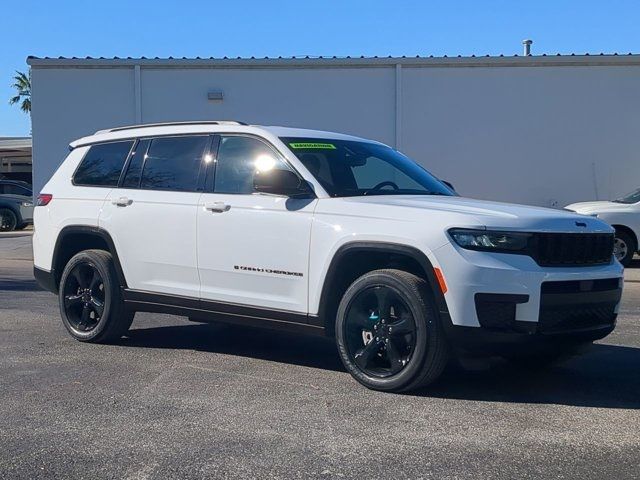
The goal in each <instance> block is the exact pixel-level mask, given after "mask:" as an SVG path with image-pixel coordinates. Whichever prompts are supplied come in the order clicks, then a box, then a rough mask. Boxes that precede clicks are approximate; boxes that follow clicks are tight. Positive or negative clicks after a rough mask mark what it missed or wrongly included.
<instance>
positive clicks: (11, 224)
mask: <svg viewBox="0 0 640 480" xmlns="http://www.w3.org/2000/svg"><path fill="white" fill-rule="evenodd" d="M31 223H33V192H32V191H31V185H29V184H28V183H25V182H20V181H17V180H0V232H11V231H13V230H20V229H23V228H25V227H26V226H27V225H30V224H31Z"/></svg>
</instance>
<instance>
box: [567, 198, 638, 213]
mask: <svg viewBox="0 0 640 480" xmlns="http://www.w3.org/2000/svg"><path fill="white" fill-rule="evenodd" d="M565 208H566V209H567V210H572V211H574V212H576V213H580V214H582V215H593V214H596V213H601V212H613V211H626V210H627V209H628V208H629V205H628V204H626V203H617V202H610V201H608V200H599V201H597V202H578V203H572V204H571V205H567V206H566V207H565Z"/></svg>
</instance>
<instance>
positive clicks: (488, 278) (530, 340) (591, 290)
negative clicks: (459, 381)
mask: <svg viewBox="0 0 640 480" xmlns="http://www.w3.org/2000/svg"><path fill="white" fill-rule="evenodd" d="M434 253H435V254H436V257H437V261H438V266H440V268H441V270H442V272H443V274H444V276H445V280H446V282H447V286H448V291H447V293H446V294H445V300H446V303H447V309H448V312H449V316H450V321H446V322H445V323H446V324H447V325H446V327H447V330H448V334H449V337H450V340H451V342H452V343H453V344H454V345H455V346H457V347H461V348H464V349H467V350H481V351H487V352H497V353H499V352H500V351H501V350H504V349H506V350H511V349H518V348H523V347H525V346H527V347H528V346H531V347H534V348H537V347H538V346H549V345H553V344H556V343H567V342H570V343H584V342H589V341H593V340H597V339H599V338H603V337H604V336H606V335H608V334H609V333H610V332H611V331H612V330H613V329H614V328H615V322H616V316H617V312H618V307H619V303H620V297H621V295H622V284H623V279H622V275H623V268H622V266H621V265H620V264H619V263H618V262H616V261H612V262H611V263H610V264H607V265H597V266H581V267H541V266H539V265H538V264H537V263H536V262H535V261H534V260H533V259H532V258H531V257H528V256H524V255H513V254H504V253H488V252H477V251H470V250H464V249H461V248H459V247H457V246H456V245H453V244H447V245H444V246H442V247H440V248H439V249H437V250H436V252H434Z"/></svg>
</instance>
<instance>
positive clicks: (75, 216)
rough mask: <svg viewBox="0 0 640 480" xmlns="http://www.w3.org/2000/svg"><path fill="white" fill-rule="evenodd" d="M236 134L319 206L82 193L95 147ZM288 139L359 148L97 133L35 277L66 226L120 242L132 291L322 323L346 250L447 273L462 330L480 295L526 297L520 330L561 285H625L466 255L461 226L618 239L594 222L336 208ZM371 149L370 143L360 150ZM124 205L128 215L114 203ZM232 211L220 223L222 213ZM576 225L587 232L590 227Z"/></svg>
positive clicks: (536, 211)
mask: <svg viewBox="0 0 640 480" xmlns="http://www.w3.org/2000/svg"><path fill="white" fill-rule="evenodd" d="M186 133H194V134H202V133H237V134H243V133H246V134H251V135H254V136H258V137H261V138H262V139H263V140H264V141H266V142H268V143H270V144H271V145H272V146H273V147H274V148H275V149H276V150H277V151H278V152H279V153H280V155H281V156H282V157H283V158H284V159H286V160H287V161H288V162H289V163H290V164H291V166H292V167H293V168H294V169H295V170H297V171H298V173H299V174H300V175H301V176H302V177H303V178H304V179H306V180H307V181H308V182H310V183H311V184H312V186H313V188H314V190H315V192H316V197H317V198H315V199H311V200H294V199H290V198H286V197H282V196H274V195H261V194H250V195H242V194H235V195H231V194H216V193H206V192H205V193H188V192H187V193H184V192H159V191H145V190H133V189H131V190H129V189H122V188H90V187H77V186H74V185H72V182H71V177H72V175H73V172H74V171H75V169H76V167H77V166H78V164H79V162H80V160H81V159H82V157H83V155H84V154H85V153H86V151H87V148H88V147H86V146H83V145H85V144H87V143H91V142H103V141H111V140H117V139H123V138H136V137H137V136H140V135H145V136H161V135H169V134H186ZM280 136H286V137H317V138H336V139H354V137H348V136H345V135H340V134H334V133H328V132H314V131H309V130H302V129H290V128H282V127H257V126H218V125H190V126H163V127H152V128H144V129H131V130H123V131H117V132H106V133H102V132H98V133H97V134H96V135H94V136H91V137H88V138H83V139H80V140H78V141H76V142H74V143H73V144H72V146H75V147H76V148H74V150H73V151H72V152H71V153H70V154H69V156H68V158H67V160H66V161H65V162H64V163H63V164H62V166H61V167H60V168H59V169H58V171H57V173H56V174H55V175H54V176H53V178H52V179H51V180H50V181H49V182H48V183H47V184H46V186H45V187H44V192H45V193H50V194H53V197H54V198H53V201H52V202H51V203H50V204H49V205H48V206H46V207H37V208H36V209H35V233H34V237H33V245H34V259H35V266H36V267H38V268H41V269H43V270H46V271H50V270H51V268H52V265H51V264H52V261H51V258H52V255H53V248H54V244H55V241H56V238H57V236H58V234H59V232H60V231H61V230H62V228H64V227H65V226H68V225H88V226H97V227H100V228H102V229H104V230H105V231H106V232H108V233H109V235H110V236H111V237H112V239H113V241H114V244H115V247H116V250H117V253H118V256H119V259H120V262H121V264H122V268H123V270H124V274H125V278H126V281H127V284H128V287H129V288H131V289H135V290H143V291H148V292H156V293H164V294H172V295H179V296H185V297H192V298H203V299H207V300H215V301H219V302H227V303H235V304H242V305H250V306H259V307H263V308H269V309H279V310H286V311H291V312H297V313H309V314H311V315H314V314H317V313H318V310H319V307H320V294H321V291H322V288H323V285H324V281H325V277H326V275H327V271H328V269H329V266H330V264H331V261H332V259H333V258H334V255H335V253H336V252H337V251H338V250H339V249H340V247H342V246H344V245H346V244H348V243H351V242H387V243H393V244H399V245H405V246H409V247H413V248H416V249H418V250H420V251H421V252H423V253H424V254H425V255H426V256H427V257H428V259H429V260H430V262H431V263H432V265H433V266H434V267H436V268H440V269H441V271H442V272H443V274H444V278H445V281H446V283H447V286H448V291H447V292H446V294H445V299H446V302H447V305H448V308H449V311H450V314H451V318H452V321H453V323H454V324H455V325H465V326H479V323H478V320H477V317H476V312H475V306H474V300H473V299H474V295H475V293H510V294H527V295H529V301H528V302H527V303H523V304H519V305H518V307H517V312H516V320H521V321H529V322H536V321H537V319H538V311H539V301H540V285H541V283H542V282H545V281H552V280H556V281H558V280H578V279H579V280H587V279H600V278H621V277H622V267H621V265H620V264H619V263H618V262H617V261H612V262H611V263H610V264H608V265H600V266H593V267H572V268H558V267H554V268H544V267H540V266H539V265H538V264H537V263H536V262H535V261H534V260H533V259H532V258H530V257H528V256H525V255H510V254H502V253H487V252H478V251H469V250H464V249H462V248H460V247H458V246H457V245H456V244H454V243H452V241H451V238H450V237H449V235H448V233H447V230H448V229H450V228H452V227H462V228H475V229H484V228H486V229H498V230H515V231H526V232H611V231H612V229H611V227H610V226H609V225H607V224H606V223H604V222H602V221H601V220H599V219H597V218H594V217H584V216H581V215H576V214H573V213H571V212H566V211H558V210H551V209H544V208H538V207H529V206H522V205H512V204H505V203H497V202H489V201H480V200H472V199H468V198H463V197H445V196H409V195H398V196H371V197H347V198H332V197H330V196H329V195H328V194H327V193H326V192H325V191H324V189H323V188H322V186H321V185H320V184H319V183H318V181H317V180H316V179H315V178H314V177H313V175H312V174H311V173H310V172H309V171H308V170H307V169H306V168H305V167H304V166H303V165H302V163H301V162H300V161H299V160H298V159H297V158H296V156H295V155H293V153H292V152H291V151H289V150H288V148H287V147H286V146H285V145H284V144H283V143H282V142H281V141H280V140H279V137H280ZM358 140H361V141H368V140H363V139H358ZM122 197H126V198H127V199H129V200H131V204H130V205H129V206H127V207H126V208H121V207H118V206H116V205H114V203H113V202H114V201H115V200H118V199H121V198H122ZM216 202H218V203H223V204H225V205H227V206H228V209H227V210H226V211H223V212H212V211H211V210H209V209H207V207H208V206H209V205H211V204H212V203H216ZM576 221H579V222H581V223H586V228H585V227H581V226H578V225H577V224H576ZM238 266H252V267H258V268H261V269H265V270H268V269H272V270H273V269H279V270H284V271H290V272H297V273H300V275H299V276H286V275H285V276H283V275H278V274H273V273H269V272H266V271H251V270H243V269H241V268H240V269H239V268H237V267H238Z"/></svg>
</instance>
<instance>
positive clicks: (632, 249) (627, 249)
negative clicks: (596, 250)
mask: <svg viewBox="0 0 640 480" xmlns="http://www.w3.org/2000/svg"><path fill="white" fill-rule="evenodd" d="M637 249H638V247H637V245H636V242H635V240H634V239H633V237H632V236H631V235H629V234H628V233H627V232H625V231H623V230H616V239H615V247H614V254H615V255H616V258H617V259H618V261H619V262H620V263H621V264H622V265H623V266H624V267H628V266H629V265H630V264H631V260H633V254H634V253H636V250H637ZM619 251H620V252H621V254H622V256H621V257H619V255H620V254H619V253H618V252H619Z"/></svg>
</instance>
